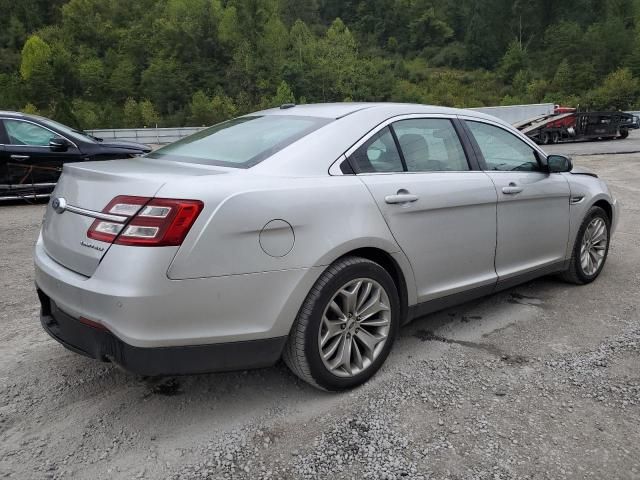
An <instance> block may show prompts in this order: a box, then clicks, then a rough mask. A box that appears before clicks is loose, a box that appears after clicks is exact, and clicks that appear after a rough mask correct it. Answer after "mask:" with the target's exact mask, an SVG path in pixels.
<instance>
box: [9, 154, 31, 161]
mask: <svg viewBox="0 0 640 480" xmlns="http://www.w3.org/2000/svg"><path fill="white" fill-rule="evenodd" d="M11 160H17V161H18V162H21V161H23V160H29V155H11Z"/></svg>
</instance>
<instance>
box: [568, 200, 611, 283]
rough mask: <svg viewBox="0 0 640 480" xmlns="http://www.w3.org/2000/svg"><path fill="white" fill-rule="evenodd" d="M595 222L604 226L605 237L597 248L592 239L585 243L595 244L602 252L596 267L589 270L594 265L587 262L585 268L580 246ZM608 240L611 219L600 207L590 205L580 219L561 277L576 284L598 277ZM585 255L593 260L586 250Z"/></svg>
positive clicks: (604, 258) (606, 252)
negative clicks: (567, 265)
mask: <svg viewBox="0 0 640 480" xmlns="http://www.w3.org/2000/svg"><path fill="white" fill-rule="evenodd" d="M597 224H600V225H602V226H603V227H604V230H603V232H604V233H605V235H606V238H605V240H604V243H600V244H599V246H600V247H601V249H598V248H597V246H596V243H595V242H593V241H592V242H590V243H587V245H594V246H596V247H595V249H596V250H597V251H600V252H602V258H601V260H599V262H600V263H599V264H598V265H597V268H595V269H594V270H592V271H591V270H590V268H591V266H594V267H595V265H591V264H588V265H587V267H586V268H585V266H584V263H583V260H582V259H583V258H585V257H583V256H582V247H583V243H584V242H585V237H586V236H587V235H591V234H592V233H593V232H594V230H593V228H594V227H593V225H597ZM610 242H611V219H610V218H609V216H608V215H607V213H606V212H605V211H604V210H603V209H602V208H600V207H591V209H590V210H589V211H588V212H587V214H586V215H585V217H584V220H583V221H582V225H580V229H579V230H578V235H577V236H576V241H575V244H574V246H573V250H572V253H571V260H570V263H569V268H568V269H567V270H566V271H565V272H563V273H562V274H561V278H562V279H563V280H565V281H567V282H570V283H575V284H577V285H584V284H587V283H591V282H593V281H594V280H595V279H596V278H597V277H598V275H600V272H601V271H602V269H603V268H604V264H605V263H606V261H607V255H608V254H609V244H610ZM587 256H589V257H591V260H592V262H593V258H594V257H593V256H591V255H590V254H589V253H588V252H587ZM587 261H588V260H587Z"/></svg>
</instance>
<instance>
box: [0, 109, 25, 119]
mask: <svg viewBox="0 0 640 480" xmlns="http://www.w3.org/2000/svg"><path fill="white" fill-rule="evenodd" d="M0 117H18V118H27V117H28V115H25V114H24V113H20V112H10V111H8V110H0Z"/></svg>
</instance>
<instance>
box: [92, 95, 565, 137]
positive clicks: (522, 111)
mask: <svg viewBox="0 0 640 480" xmlns="http://www.w3.org/2000/svg"><path fill="white" fill-rule="evenodd" d="M553 108H554V104H553V103H537V104H532V105H509V106H505V107H480V108H470V109H469V110H476V111H478V112H482V113H486V114H488V115H493V116H495V117H498V118H499V119H501V120H503V121H505V122H507V123H517V122H520V121H523V120H528V119H530V118H533V117H537V116H540V115H546V114H549V113H553ZM203 128H204V127H181V128H121V129H115V130H108V129H107V130H87V132H88V133H90V134H91V135H94V136H96V137H99V138H104V139H105V140H109V139H111V140H120V141H129V142H138V143H145V144H148V145H166V144H167V143H172V142H175V141H177V140H179V139H181V138H184V137H186V136H188V135H191V134H193V133H196V132H199V131H200V130H202V129H203Z"/></svg>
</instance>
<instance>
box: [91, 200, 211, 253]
mask: <svg viewBox="0 0 640 480" xmlns="http://www.w3.org/2000/svg"><path fill="white" fill-rule="evenodd" d="M203 207H204V204H203V203H202V202H201V201H199V200H176V199H172V198H147V197H133V196H119V197H116V198H114V199H113V200H112V201H111V202H109V204H108V205H107V206H106V207H105V208H104V210H103V213H108V214H111V215H118V216H121V217H123V218H126V220H123V221H117V220H116V221H114V220H102V219H97V220H95V221H94V222H93V224H92V225H91V227H89V230H88V231H87V237H89V238H93V239H95V240H100V241H102V242H107V243H115V244H117V245H131V246H147V247H162V246H176V245H181V244H182V242H183V241H184V239H185V237H186V236H187V233H189V230H190V229H191V226H192V225H193V223H194V222H195V221H196V218H198V215H199V214H200V212H201V211H202V208H203Z"/></svg>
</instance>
